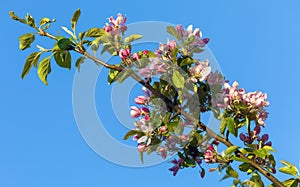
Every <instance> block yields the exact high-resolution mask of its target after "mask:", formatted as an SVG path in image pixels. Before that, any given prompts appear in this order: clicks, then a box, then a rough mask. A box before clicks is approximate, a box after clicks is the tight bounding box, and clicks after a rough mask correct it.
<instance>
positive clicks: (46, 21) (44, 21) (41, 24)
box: [40, 18, 51, 27]
mask: <svg viewBox="0 0 300 187" xmlns="http://www.w3.org/2000/svg"><path fill="white" fill-rule="evenodd" d="M50 22H51V21H50V19H49V18H42V19H41V20H40V27H41V26H43V25H45V24H47V23H50Z"/></svg>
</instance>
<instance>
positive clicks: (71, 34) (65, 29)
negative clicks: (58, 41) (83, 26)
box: [61, 26, 76, 39]
mask: <svg viewBox="0 0 300 187" xmlns="http://www.w3.org/2000/svg"><path fill="white" fill-rule="evenodd" d="M61 28H62V29H63V30H64V31H65V32H66V33H68V34H69V35H70V36H72V38H74V39H76V36H75V35H74V33H73V32H72V31H70V30H69V29H68V28H67V27H64V26H61Z"/></svg>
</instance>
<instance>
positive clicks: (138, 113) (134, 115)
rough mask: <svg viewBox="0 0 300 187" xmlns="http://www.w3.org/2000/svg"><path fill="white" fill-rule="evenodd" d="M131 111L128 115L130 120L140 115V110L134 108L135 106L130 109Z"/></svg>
mask: <svg viewBox="0 0 300 187" xmlns="http://www.w3.org/2000/svg"><path fill="white" fill-rule="evenodd" d="M130 109H131V111H130V115H131V117H132V118H137V117H139V116H140V115H141V110H140V109H139V108H138V107H136V106H132V107H130Z"/></svg>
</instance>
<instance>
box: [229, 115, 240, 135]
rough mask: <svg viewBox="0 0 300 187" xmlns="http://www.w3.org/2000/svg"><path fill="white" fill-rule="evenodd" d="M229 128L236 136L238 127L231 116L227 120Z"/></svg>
mask: <svg viewBox="0 0 300 187" xmlns="http://www.w3.org/2000/svg"><path fill="white" fill-rule="evenodd" d="M227 128H228V131H229V132H230V133H231V134H233V135H234V136H235V137H237V134H238V131H237V128H236V127H235V122H234V119H233V118H231V117H229V118H228V120H227Z"/></svg>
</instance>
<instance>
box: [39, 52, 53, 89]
mask: <svg viewBox="0 0 300 187" xmlns="http://www.w3.org/2000/svg"><path fill="white" fill-rule="evenodd" d="M50 58H51V56H49V57H47V58H44V59H43V60H42V61H41V62H40V64H39V66H38V76H39V78H40V79H41V81H42V82H43V83H44V84H45V85H48V82H47V76H48V74H49V73H50V72H51V66H50Z"/></svg>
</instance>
